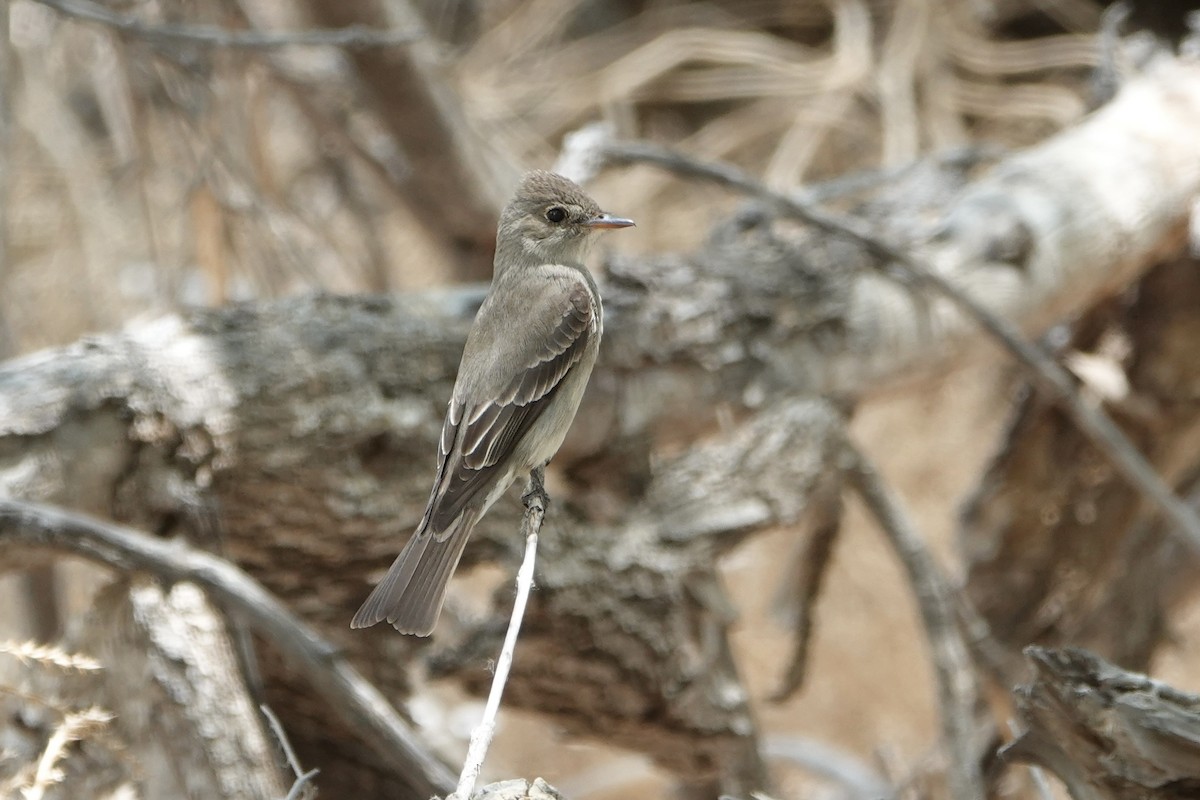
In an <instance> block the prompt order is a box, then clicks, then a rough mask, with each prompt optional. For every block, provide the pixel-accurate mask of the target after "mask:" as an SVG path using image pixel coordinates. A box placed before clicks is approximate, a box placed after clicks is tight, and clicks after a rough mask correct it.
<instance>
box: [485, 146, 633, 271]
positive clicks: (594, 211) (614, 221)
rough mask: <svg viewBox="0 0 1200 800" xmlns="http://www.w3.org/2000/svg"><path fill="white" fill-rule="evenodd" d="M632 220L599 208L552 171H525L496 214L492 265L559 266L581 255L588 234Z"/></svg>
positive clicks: (572, 183)
mask: <svg viewBox="0 0 1200 800" xmlns="http://www.w3.org/2000/svg"><path fill="white" fill-rule="evenodd" d="M630 225H633V220H628V219H624V218H622V217H614V216H613V215H612V214H608V213H606V212H604V211H601V210H600V206H599V205H597V203H596V201H595V200H593V199H592V198H590V197H588V195H587V193H586V192H584V191H583V189H582V188H580V187H579V186H578V185H577V184H575V183H574V182H572V181H569V180H567V179H566V178H564V177H562V176H561V175H556V174H554V173H553V172H545V171H542V170H535V171H533V172H530V173H527V174H526V175H525V178H524V179H523V180H522V181H521V186H520V187H519V188H518V189H517V193H516V194H515V195H514V196H513V199H512V200H510V201H509V203H508V205H507V206H505V207H504V211H503V212H501V214H500V227H499V230H498V231H497V234H496V256H497V257H496V264H497V266H498V267H501V266H507V265H509V264H513V263H535V264H562V263H575V262H579V261H581V260H582V259H583V257H584V255H585V254H586V253H587V248H588V246H589V245H590V244H591V242H592V241H593V240H594V238H595V237H594V236H593V235H592V234H594V233H596V232H597V231H601V230H605V229H609V228H628V227H629V226H630Z"/></svg>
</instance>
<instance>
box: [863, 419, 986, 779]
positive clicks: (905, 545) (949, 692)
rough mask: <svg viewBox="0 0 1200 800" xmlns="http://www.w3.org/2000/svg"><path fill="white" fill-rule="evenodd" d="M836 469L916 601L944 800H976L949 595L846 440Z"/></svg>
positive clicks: (972, 692) (970, 729)
mask: <svg viewBox="0 0 1200 800" xmlns="http://www.w3.org/2000/svg"><path fill="white" fill-rule="evenodd" d="M841 466H842V468H843V469H844V470H845V471H846V473H847V478H848V479H849V481H850V483H851V484H853V485H854V487H855V489H856V490H857V492H858V494H859V496H860V497H862V499H863V502H864V503H866V505H867V508H868V509H869V510H870V512H871V513H872V514H873V515H874V516H875V518H876V520H877V521H878V522H879V524H880V526H881V527H882V528H883V530H884V532H885V533H886V534H887V536H888V539H889V541H890V542H891V543H892V547H893V548H894V549H895V551H896V555H897V556H898V557H899V558H900V562H901V563H902V564H903V565H904V569H905V570H906V571H907V572H908V578H909V582H910V583H911V584H912V587H913V591H914V593H915V595H916V599H917V607H918V609H919V610H920V613H921V620H922V622H923V623H924V625H925V633H926V635H927V636H928V637H929V646H930V653H931V656H932V660H933V669H934V673H935V674H936V675H937V692H938V705H939V706H940V707H941V712H942V713H941V716H942V740H943V745H944V746H945V748H946V751H947V754H948V755H949V760H950V764H949V767H948V769H947V771H946V772H947V782H948V783H949V787H950V796H951V797H954V798H958V800H981V798H983V797H984V788H983V776H982V774H981V772H980V768H979V760H978V758H977V753H976V744H977V743H978V739H979V737H978V735H977V729H976V726H975V706H976V704H977V703H978V701H979V696H980V695H979V686H978V680H977V676H976V674H975V671H974V668H973V665H972V664H971V654H970V651H969V650H968V649H967V644H966V642H965V641H964V640H963V637H962V633H961V631H960V630H959V628H958V624H957V619H956V617H955V614H954V598H953V594H952V592H951V591H950V588H949V586H948V584H947V581H946V579H945V578H944V577H943V576H942V574H941V571H940V570H939V569H938V566H937V563H936V562H935V561H934V560H933V556H932V555H931V554H930V553H929V551H928V549H927V548H926V547H925V542H924V541H923V540H922V538H921V536H920V534H919V533H917V530H916V527H915V526H914V525H913V523H912V521H911V520H910V519H909V518H908V514H907V513H906V512H905V510H904V508H903V507H902V506H901V505H900V501H899V500H898V498H896V497H895V496H894V495H893V494H892V491H891V489H889V488H888V486H887V485H886V484H885V483H884V482H883V479H882V478H880V476H879V473H878V472H877V471H876V469H875V467H874V465H873V464H871V462H870V461H868V460H867V458H866V456H864V455H863V453H862V452H861V451H860V450H858V449H857V448H855V447H854V445H853V443H851V442H850V440H849V439H848V438H844V439H843V445H842V464H841Z"/></svg>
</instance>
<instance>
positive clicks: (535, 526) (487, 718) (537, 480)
mask: <svg viewBox="0 0 1200 800" xmlns="http://www.w3.org/2000/svg"><path fill="white" fill-rule="evenodd" d="M544 475H545V471H544V469H543V468H542V467H538V468H537V469H535V470H533V471H531V472H530V473H529V490H528V491H527V492H525V495H524V497H523V498H522V499H523V500H524V501H525V517H524V519H523V520H522V521H521V533H522V534H523V535H524V536H525V558H524V559H523V560H522V561H521V568H520V569H519V570H518V571H517V599H516V601H515V602H514V603H513V610H512V617H511V618H510V619H509V622H508V632H507V633H506V634H505V635H504V646H503V647H502V648H501V650H500V657H499V658H498V659H496V674H495V676H494V677H493V678H492V688H491V691H489V692H488V699H487V705H486V706H485V707H484V709H483V719H482V720H480V722H479V725H477V726H476V727H475V730H474V731H472V732H471V745H470V747H468V748H467V758H466V761H465V762H464V763H463V768H462V773H461V774H460V775H459V777H458V788H456V789H455V790H454V794H453V795H452V797H454V798H457V800H470V798H471V792H472V791H474V789H475V781H476V779H478V778H479V771H480V770H481V769H482V768H483V760H484V759H485V758H486V757H487V751H488V747H489V746H491V743H492V736H493V735H494V734H495V733H496V715H497V714H498V713H499V711H500V698H501V697H502V696H503V695H504V684H505V683H507V682H508V671H509V668H510V667H512V660H513V651H514V650H516V647H517V634H518V633H520V631H521V620H523V619H524V618H525V605H526V604H527V603H528V602H529V591H530V590H531V589H532V588H533V565H534V562H535V561H537V540H538V533H539V532H540V531H541V529H542V520H543V519H544V518H545V516H546V505H547V503H548V501H549V498H548V497H547V495H546V487H545V485H544V483H543V480H544ZM447 800H449V799H447Z"/></svg>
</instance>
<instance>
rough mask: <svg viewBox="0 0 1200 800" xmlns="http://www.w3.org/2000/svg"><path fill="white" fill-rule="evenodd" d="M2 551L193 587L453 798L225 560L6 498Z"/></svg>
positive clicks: (335, 665) (361, 688) (422, 755)
mask: <svg viewBox="0 0 1200 800" xmlns="http://www.w3.org/2000/svg"><path fill="white" fill-rule="evenodd" d="M0 544H2V545H3V546H4V549H5V550H11V549H13V548H14V547H23V548H49V549H52V550H58V551H64V552H70V553H74V554H76V555H81V556H84V557H86V558H88V559H91V560H93V561H96V562H97V563H100V564H102V565H104V566H108V567H113V568H115V569H118V570H122V571H125V572H131V571H141V572H148V573H149V574H151V575H154V576H156V577H158V578H160V579H162V580H164V581H166V582H168V583H174V582H177V581H189V582H192V583H195V584H197V585H198V586H201V587H202V588H204V589H205V590H206V591H207V592H209V593H210V594H211V595H212V597H213V598H214V599H215V600H216V601H217V602H218V603H219V604H221V605H222V606H224V607H225V609H226V610H227V611H228V612H229V613H231V614H233V615H235V616H237V617H240V618H243V619H245V620H247V621H248V622H249V623H250V624H251V626H252V627H253V628H254V630H255V631H256V632H257V633H259V634H260V635H262V636H264V637H266V638H267V639H268V640H269V641H271V642H272V643H273V644H274V645H275V646H276V647H278V648H279V649H280V650H281V651H282V652H284V653H285V654H286V655H287V658H288V661H289V663H291V665H292V666H293V667H294V668H296V669H297V670H299V671H301V672H302V673H303V674H304V675H305V676H306V677H307V678H308V679H309V681H310V682H311V683H312V685H313V686H314V687H315V688H316V689H317V690H318V691H320V692H322V693H323V694H325V695H326V696H327V697H328V698H329V704H330V706H331V707H332V708H334V709H336V710H337V711H339V712H340V713H341V715H342V716H343V718H344V719H345V720H346V721H347V722H348V723H349V724H350V725H351V726H352V727H354V728H355V729H357V730H358V731H360V733H361V734H362V736H363V738H364V739H366V740H367V741H369V742H371V743H372V744H374V745H375V746H376V747H378V748H380V749H381V753H382V754H383V755H384V757H386V758H389V759H395V760H397V761H400V762H403V763H404V765H405V766H404V769H403V774H405V775H408V776H409V780H410V781H411V785H412V786H413V790H414V792H416V793H423V794H429V793H434V792H437V791H446V790H447V789H448V788H449V787H450V786H452V785H453V777H452V776H451V775H450V773H449V771H448V770H447V769H446V767H445V765H443V764H442V763H441V762H440V761H438V760H437V758H436V757H434V756H433V755H431V754H429V753H428V752H427V751H426V750H425V748H424V746H423V745H422V744H421V741H420V739H419V738H418V737H417V735H416V734H415V733H414V732H413V731H412V729H411V728H410V727H409V726H408V724H407V723H405V722H404V721H403V720H402V719H401V718H400V716H399V715H398V714H397V713H396V712H395V711H394V710H393V709H392V707H391V705H390V704H389V703H388V702H387V700H386V699H385V698H384V697H383V696H382V695H381V694H380V693H379V691H378V690H377V689H375V687H374V686H372V685H371V684H370V683H368V682H367V681H366V680H365V679H364V678H363V677H362V676H361V675H360V674H359V673H358V671H357V670H355V669H354V668H353V667H351V666H350V665H349V664H348V663H347V662H346V660H345V659H344V658H343V657H342V656H341V655H340V653H339V652H338V650H337V648H336V647H335V646H334V645H333V644H331V643H329V642H327V641H325V640H323V639H322V638H320V637H319V636H318V635H317V634H315V633H314V632H313V631H312V630H311V628H309V627H308V626H306V625H305V624H304V623H302V622H301V621H300V620H299V619H298V618H297V617H296V616H295V615H294V614H292V613H291V612H290V611H288V610H287V609H286V608H284V607H283V606H282V605H281V604H280V603H279V601H278V600H276V599H275V598H274V597H272V596H271V595H270V594H269V593H268V592H267V591H266V590H265V589H263V588H262V587H261V586H260V585H259V584H258V583H256V582H255V581H254V580H253V579H252V578H251V577H250V576H248V575H246V574H245V573H244V572H242V571H241V570H239V569H238V568H237V567H234V566H233V565H232V564H230V563H229V562H227V561H225V560H224V559H221V558H218V557H216V556H213V555H211V554H209V553H205V552H203V551H200V550H195V549H193V548H191V547H188V546H186V545H184V544H182V543H166V542H162V541H159V540H157V539H154V538H151V537H149V536H146V535H145V534H141V533H138V532H137V531H133V530H130V529H128V528H123V527H120V526H117V525H112V524H109V523H105V522H102V521H100V520H95V519H90V518H87V517H85V516H83V515H80V514H74V513H71V512H67V511H62V510H59V509H55V508H51V507H49V506H44V505H39V504H34V503H27V502H24V501H20V500H11V499H4V498H0Z"/></svg>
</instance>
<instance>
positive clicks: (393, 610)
mask: <svg viewBox="0 0 1200 800" xmlns="http://www.w3.org/2000/svg"><path fill="white" fill-rule="evenodd" d="M478 517H479V514H478V513H477V512H475V511H472V510H469V509H468V510H467V511H466V512H465V513H464V514H463V515H462V516H461V517H459V518H458V519H457V520H455V521H454V523H453V524H452V525H451V526H450V527H449V528H448V529H447V530H446V531H444V532H443V533H442V534H441V535H440V536H435V535H434V534H433V533H431V532H429V531H427V530H421V529H418V530H417V531H416V532H415V533H414V534H413V536H412V538H411V539H409V540H408V544H406V545H405V546H404V549H403V550H401V551H400V555H398V556H396V560H395V561H394V562H393V563H392V566H391V568H390V569H389V570H388V572H387V575H385V576H384V578H383V580H382V581H380V582H379V585H378V586H376V587H375V590H374V591H373V592H371V595H370V597H368V598H367V600H366V602H364V603H363V604H362V607H361V608H359V609H358V613H356V614H355V615H354V619H353V621H351V623H350V627H351V628H368V627H370V626H372V625H375V624H376V623H379V622H383V621H384V620H385V619H386V620H387V621H388V622H390V623H391V624H392V625H393V626H394V627H395V628H396V630H398V631H400V632H401V633H412V634H416V635H417V636H428V635H429V634H430V633H432V632H433V627H434V625H436V624H437V620H438V615H440V614H441V612H442V603H443V602H444V601H445V599H446V586H447V585H448V584H449V583H450V576H452V575H453V574H454V569H455V568H456V567H457V566H458V560H459V558H461V557H462V552H463V547H464V546H465V545H466V543H467V538H468V537H469V536H470V535H471V529H472V528H474V527H475V521H476V519H478Z"/></svg>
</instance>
